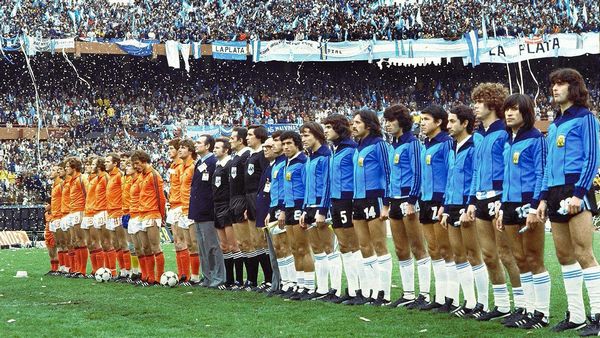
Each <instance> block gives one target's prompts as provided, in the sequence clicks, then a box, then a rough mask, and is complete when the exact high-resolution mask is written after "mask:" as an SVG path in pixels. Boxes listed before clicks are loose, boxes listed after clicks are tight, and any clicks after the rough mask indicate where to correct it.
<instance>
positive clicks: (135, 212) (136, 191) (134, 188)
mask: <svg viewBox="0 0 600 338" xmlns="http://www.w3.org/2000/svg"><path fill="white" fill-rule="evenodd" d="M141 179H142V174H135V175H134V176H133V178H132V179H131V188H130V190H129V191H130V193H129V195H130V198H131V201H130V204H129V214H130V215H131V217H132V218H133V217H137V216H139V215H140V182H141Z"/></svg>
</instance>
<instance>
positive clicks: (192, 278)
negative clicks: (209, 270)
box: [190, 275, 200, 282]
mask: <svg viewBox="0 0 600 338" xmlns="http://www.w3.org/2000/svg"><path fill="white" fill-rule="evenodd" d="M190 281H192V282H199V281H200V275H190Z"/></svg>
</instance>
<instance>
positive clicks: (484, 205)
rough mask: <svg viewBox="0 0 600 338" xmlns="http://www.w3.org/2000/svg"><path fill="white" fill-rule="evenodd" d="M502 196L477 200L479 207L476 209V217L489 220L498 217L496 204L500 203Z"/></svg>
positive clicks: (476, 205)
mask: <svg viewBox="0 0 600 338" xmlns="http://www.w3.org/2000/svg"><path fill="white" fill-rule="evenodd" d="M501 198H502V195H498V196H495V197H492V198H486V199H484V200H475V208H476V209H477V210H475V218H479V219H481V220H484V221H488V222H491V221H493V220H494V218H496V214H495V210H496V204H498V203H500V199H501Z"/></svg>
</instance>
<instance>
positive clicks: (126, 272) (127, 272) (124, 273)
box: [119, 269, 129, 277]
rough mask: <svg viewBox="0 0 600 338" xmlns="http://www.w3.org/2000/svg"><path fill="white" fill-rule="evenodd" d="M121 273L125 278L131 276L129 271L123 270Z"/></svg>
mask: <svg viewBox="0 0 600 338" xmlns="http://www.w3.org/2000/svg"><path fill="white" fill-rule="evenodd" d="M119 272H120V275H121V276H123V277H127V276H129V270H126V269H121V271H119Z"/></svg>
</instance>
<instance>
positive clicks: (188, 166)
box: [179, 157, 194, 215]
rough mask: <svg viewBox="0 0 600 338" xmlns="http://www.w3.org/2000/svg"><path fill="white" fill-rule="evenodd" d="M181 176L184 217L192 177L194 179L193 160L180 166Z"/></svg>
mask: <svg viewBox="0 0 600 338" xmlns="http://www.w3.org/2000/svg"><path fill="white" fill-rule="evenodd" d="M179 170H180V171H181V174H180V175H179V177H180V179H181V188H180V191H181V196H180V199H181V206H182V209H183V210H182V211H183V214H184V215H186V214H187V212H188V210H189V208H190V193H191V191H192V177H194V159H193V158H191V157H190V158H188V160H187V161H185V163H183V165H182V166H180V167H179Z"/></svg>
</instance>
